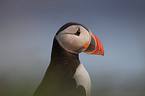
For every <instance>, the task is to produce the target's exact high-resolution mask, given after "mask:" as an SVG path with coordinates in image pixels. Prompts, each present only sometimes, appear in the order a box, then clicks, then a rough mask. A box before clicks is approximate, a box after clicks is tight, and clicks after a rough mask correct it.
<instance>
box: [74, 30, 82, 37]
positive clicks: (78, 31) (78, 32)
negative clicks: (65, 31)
mask: <svg viewBox="0 0 145 96" xmlns="http://www.w3.org/2000/svg"><path fill="white" fill-rule="evenodd" d="M80 34H81V31H80V28H78V30H77V31H76V33H75V35H77V36H80Z"/></svg>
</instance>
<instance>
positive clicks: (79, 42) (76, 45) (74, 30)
mask: <svg viewBox="0 0 145 96" xmlns="http://www.w3.org/2000/svg"><path fill="white" fill-rule="evenodd" d="M55 39H56V40H57V41H58V43H59V44H60V45H61V47H62V48H64V49H65V50H66V51H68V52H71V53H75V54H79V53H80V52H85V53H87V54H96V55H104V49H103V46H102V44H101V42H100V40H99V39H98V38H97V37H96V36H95V35H94V34H93V33H92V32H91V31H90V30H89V29H88V28H86V27H85V26H84V25H82V24H79V23H74V22H69V23H67V24H65V25H63V26H62V27H61V28H60V29H59V30H58V32H57V33H56V35H55Z"/></svg>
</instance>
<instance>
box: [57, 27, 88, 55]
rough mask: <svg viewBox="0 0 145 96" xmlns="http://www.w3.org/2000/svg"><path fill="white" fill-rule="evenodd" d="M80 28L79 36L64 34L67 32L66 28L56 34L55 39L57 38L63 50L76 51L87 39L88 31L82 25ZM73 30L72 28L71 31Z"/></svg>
mask: <svg viewBox="0 0 145 96" xmlns="http://www.w3.org/2000/svg"><path fill="white" fill-rule="evenodd" d="M80 28H81V34H80V36H77V35H74V34H65V32H66V33H67V32H68V30H64V31H63V32H60V34H58V36H56V39H57V40H58V42H59V44H60V45H61V46H62V47H63V48H64V49H65V50H67V51H70V52H73V53H76V52H75V51H77V50H78V49H80V48H81V47H82V46H83V45H84V44H85V43H87V42H88V41H89V32H88V31H87V30H86V29H84V28H83V27H80ZM75 30H76V29H75ZM75 30H73V33H74V32H75ZM71 31H72V30H71ZM69 32H70V31H69ZM71 33H72V32H71Z"/></svg>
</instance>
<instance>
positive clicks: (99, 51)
mask: <svg viewBox="0 0 145 96" xmlns="http://www.w3.org/2000/svg"><path fill="white" fill-rule="evenodd" d="M90 35H91V39H90V43H86V44H84V47H86V50H85V51H84V52H85V53H86V54H95V55H103V56H104V48H103V45H102V43H101V42H100V40H99V39H98V38H97V37H96V36H95V35H94V34H93V33H91V32H90Z"/></svg>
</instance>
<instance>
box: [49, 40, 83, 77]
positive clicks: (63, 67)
mask: <svg viewBox="0 0 145 96" xmlns="http://www.w3.org/2000/svg"><path fill="white" fill-rule="evenodd" d="M79 64H80V60H79V56H78V54H74V53H70V52H68V51H66V50H65V49H63V48H62V47H61V46H60V44H59V43H58V41H57V40H56V39H55V38H54V41H53V48H52V53H51V62H50V65H49V70H50V69H53V71H56V73H57V72H58V74H59V75H62V76H64V77H72V76H73V75H74V74H75V71H76V69H77V67H78V66H79Z"/></svg>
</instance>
